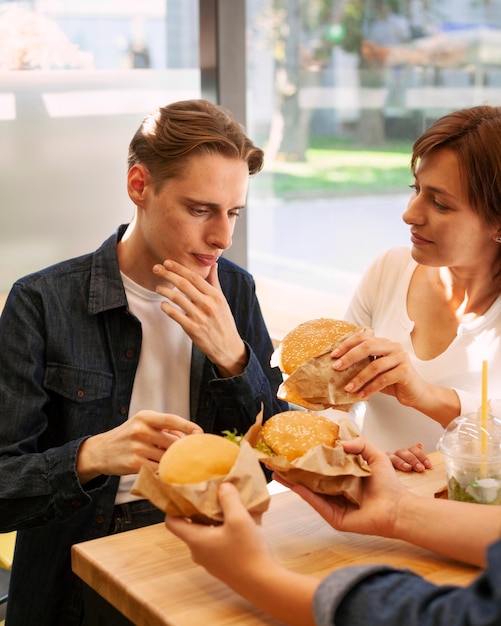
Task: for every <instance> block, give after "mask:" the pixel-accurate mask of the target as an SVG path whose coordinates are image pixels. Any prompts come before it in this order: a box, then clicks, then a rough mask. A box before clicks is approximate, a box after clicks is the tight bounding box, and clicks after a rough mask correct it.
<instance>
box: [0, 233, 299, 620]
mask: <svg viewBox="0 0 501 626" xmlns="http://www.w3.org/2000/svg"><path fill="white" fill-rule="evenodd" d="M125 228H126V226H121V227H120V229H119V230H118V231H117V232H116V233H115V234H114V235H113V236H112V237H110V238H109V239H108V240H107V241H106V242H105V243H104V244H103V245H102V246H101V247H100V248H99V249H98V250H97V251H96V252H94V253H92V254H88V255H84V256H81V257H79V258H75V259H72V260H69V261H64V262H62V263H59V264H57V265H54V266H52V267H49V268H47V269H45V270H42V271H39V272H37V273H34V274H32V275H30V276H27V277H25V278H23V279H21V280H19V281H17V282H16V283H15V284H14V286H13V287H12V289H11V292H10V294H9V297H8V299H7V302H6V304H5V308H4V311H3V313H2V316H1V318H0V346H1V349H0V406H1V411H2V413H1V417H0V532H5V531H10V530H17V531H18V535H17V544H16V551H15V557H14V565H13V569H12V576H11V588H10V592H9V602H8V613H7V623H8V624H9V626H26V625H27V624H39V625H40V626H42V625H47V626H56V625H58V624H61V625H64V626H72V625H73V624H75V625H76V624H80V612H81V611H80V604H81V589H80V583H79V582H78V581H77V580H76V577H75V576H74V575H73V574H72V573H71V562H70V552H71V545H72V544H74V543H77V542H81V541H85V540H88V539H93V538H96V537H101V536H103V535H105V534H107V530H108V527H109V523H110V519H111V515H112V511H113V506H114V500H115V494H116V491H117V488H118V482H119V478H118V477H117V476H101V477H99V478H96V479H94V480H93V481H91V482H89V483H87V484H85V485H83V486H82V485H81V484H80V482H79V480H78V476H77V473H76V458H77V453H78V449H79V446H80V445H81V443H82V442H83V441H84V440H85V439H86V438H88V437H90V436H92V435H95V434H97V433H100V432H103V431H106V430H109V429H112V428H114V427H116V426H118V425H119V424H121V423H122V422H124V421H125V420H126V419H127V418H128V410H129V403H130V399H131V392H132V386H133V382H134V376H135V373H136V368H137V364H138V360H139V354H140V351H141V324H140V322H139V321H138V320H137V318H135V317H134V316H133V315H132V314H131V313H130V312H129V311H128V308H127V300H126V296H125V291H124V287H123V283H122V280H121V277H120V271H119V266H118V258H117V251H116V250H117V243H118V241H119V239H120V238H121V236H122V235H123V233H124V231H125ZM218 270H219V280H220V283H221V287H222V289H223V292H224V294H225V296H226V298H227V300H228V302H229V305H230V307H231V310H232V312H233V315H234V318H235V322H236V325H237V328H238V331H239V333H240V335H241V337H242V339H243V340H244V342H245V344H246V346H247V350H248V354H249V360H248V364H247V367H246V369H245V371H244V372H243V373H242V374H241V375H240V376H235V377H233V378H227V379H222V378H218V376H217V373H216V372H215V371H214V368H213V366H212V364H211V363H210V362H209V360H208V359H207V358H206V357H205V355H203V354H202V353H201V352H200V351H198V350H197V349H196V348H195V347H193V353H192V364H191V389H190V403H191V419H192V420H193V421H194V422H197V423H198V424H200V426H202V428H203V429H204V430H205V431H206V432H214V433H221V431H222V430H224V429H230V430H232V429H234V428H236V429H237V431H238V432H245V431H246V430H247V429H248V428H249V426H250V425H251V424H252V423H253V422H254V420H255V417H256V415H257V413H258V412H259V410H260V407H261V403H264V413H265V418H266V417H269V416H270V415H273V414H274V413H277V412H279V411H283V410H286V408H287V405H285V404H284V403H282V402H280V401H278V400H277V398H276V393H277V389H278V385H279V384H280V382H281V375H280V373H279V371H278V370H277V369H273V368H271V367H270V365H269V361H270V355H271V352H272V350H273V348H272V344H271V340H270V337H269V335H268V332H267V330H266V327H265V324H264V321H263V318H262V314H261V310H260V307H259V303H258V301H257V299H256V295H255V285H254V281H253V279H252V276H251V275H250V274H249V273H248V272H246V271H245V270H243V269H242V268H240V267H238V266H236V265H235V264H233V263H231V262H230V261H228V260H225V259H220V261H219V264H218Z"/></svg>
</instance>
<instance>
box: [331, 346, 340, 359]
mask: <svg viewBox="0 0 501 626" xmlns="http://www.w3.org/2000/svg"><path fill="white" fill-rule="evenodd" d="M338 354H339V348H334V350H333V351H332V352H331V356H333V357H336V356H337V355H338Z"/></svg>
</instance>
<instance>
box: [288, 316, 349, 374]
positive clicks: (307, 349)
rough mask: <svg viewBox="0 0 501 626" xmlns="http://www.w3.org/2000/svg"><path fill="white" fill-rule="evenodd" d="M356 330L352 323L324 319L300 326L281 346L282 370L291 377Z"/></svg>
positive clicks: (309, 321) (289, 334)
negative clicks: (344, 336)
mask: <svg viewBox="0 0 501 626" xmlns="http://www.w3.org/2000/svg"><path fill="white" fill-rule="evenodd" d="M356 329H357V327H356V326H355V325H354V324H351V323H350V322H344V321H343V320H336V319H331V318H324V317H321V318H318V319H314V320H308V321H307V322H303V323H302V324H299V326H296V328H294V329H293V330H291V331H290V332H289V333H288V334H287V335H285V337H284V338H283V340H282V342H281V344H280V349H279V363H278V366H279V368H280V370H281V371H282V372H283V373H284V374H287V375H288V376H289V375H290V374H292V373H293V372H294V371H295V370H297V368H298V367H299V366H300V365H302V364H303V363H306V361H309V360H310V359H312V358H313V357H315V356H318V355H319V354H322V353H323V352H324V351H325V350H326V348H328V347H329V346H331V345H332V344H333V343H335V342H336V341H338V340H339V339H340V338H341V337H343V335H346V333H349V332H350V331H354V330H356Z"/></svg>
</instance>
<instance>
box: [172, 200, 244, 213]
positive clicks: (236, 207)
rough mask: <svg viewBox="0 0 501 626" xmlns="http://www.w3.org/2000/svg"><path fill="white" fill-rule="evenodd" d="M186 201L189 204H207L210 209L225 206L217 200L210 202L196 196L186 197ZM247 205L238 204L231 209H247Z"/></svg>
mask: <svg viewBox="0 0 501 626" xmlns="http://www.w3.org/2000/svg"><path fill="white" fill-rule="evenodd" d="M184 201H185V202H186V203H188V204H196V205H198V206H205V207H208V208H209V209H221V208H223V207H222V206H221V205H220V204H219V203H217V202H209V201H208V200H197V199H196V198H189V197H185V198H184ZM245 208H246V205H245V204H244V205H242V206H240V205H238V206H234V207H231V208H230V209H229V210H230V211H240V210H242V209H245Z"/></svg>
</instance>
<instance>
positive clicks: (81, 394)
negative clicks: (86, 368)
mask: <svg viewBox="0 0 501 626" xmlns="http://www.w3.org/2000/svg"><path fill="white" fill-rule="evenodd" d="M84 396H85V391H84V390H83V389H79V390H78V391H77V398H83V397H84Z"/></svg>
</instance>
